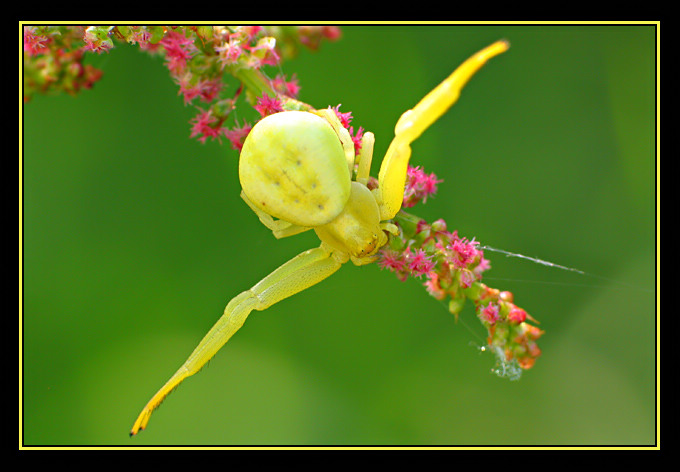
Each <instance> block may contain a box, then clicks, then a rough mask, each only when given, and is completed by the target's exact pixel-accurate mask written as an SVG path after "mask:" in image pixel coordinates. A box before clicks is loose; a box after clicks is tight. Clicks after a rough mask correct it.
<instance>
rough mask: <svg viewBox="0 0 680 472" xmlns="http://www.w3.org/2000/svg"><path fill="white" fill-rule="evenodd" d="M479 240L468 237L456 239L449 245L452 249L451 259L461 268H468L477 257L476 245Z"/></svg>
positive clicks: (451, 261)
mask: <svg viewBox="0 0 680 472" xmlns="http://www.w3.org/2000/svg"><path fill="white" fill-rule="evenodd" d="M476 245H477V242H475V241H468V240H467V239H465V238H463V239H456V240H455V241H454V242H453V243H452V244H450V245H449V246H448V249H449V250H450V251H451V255H452V257H451V260H450V261H449V262H450V263H452V264H453V265H454V266H456V267H458V268H459V269H462V268H466V267H467V266H468V265H470V264H471V263H472V262H473V261H474V260H475V257H477V249H476V248H475V246H476Z"/></svg>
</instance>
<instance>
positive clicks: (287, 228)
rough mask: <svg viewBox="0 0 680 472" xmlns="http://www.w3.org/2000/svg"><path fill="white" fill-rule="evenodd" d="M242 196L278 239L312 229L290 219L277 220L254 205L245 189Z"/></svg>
mask: <svg viewBox="0 0 680 472" xmlns="http://www.w3.org/2000/svg"><path fill="white" fill-rule="evenodd" d="M241 198H242V199H243V201H244V202H246V203H247V204H248V206H249V207H250V209H251V210H253V212H255V214H256V215H257V217H258V218H259V219H260V222H261V223H262V224H263V225H265V226H266V227H267V228H269V229H270V230H271V231H272V233H274V237H276V239H281V238H286V237H288V236H293V235H296V234H299V233H304V232H305V231H307V230H310V229H312V228H306V227H304V226H298V225H294V224H293V223H289V222H288V221H283V220H275V219H274V217H272V215H270V214H269V213H265V212H264V211H262V210H260V209H259V208H257V207H256V206H255V205H253V203H252V202H251V201H250V200H249V199H248V197H246V194H245V193H244V192H243V191H241Z"/></svg>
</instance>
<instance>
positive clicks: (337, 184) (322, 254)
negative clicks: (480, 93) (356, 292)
mask: <svg viewBox="0 0 680 472" xmlns="http://www.w3.org/2000/svg"><path fill="white" fill-rule="evenodd" d="M508 47H509V45H508V43H507V42H506V41H497V42H495V43H493V44H491V45H490V46H488V47H486V48H484V49H482V50H481V51H479V52H477V53H476V54H474V55H473V56H472V57H470V58H469V59H467V60H466V61H465V62H463V64H461V65H460V66H459V67H458V68H457V69H456V70H455V71H454V72H453V73H452V74H451V75H450V76H449V77H448V78H446V79H445V80H444V81H443V82H442V83H441V84H439V85H438V86H437V87H436V88H435V89H434V90H432V91H431V92H430V93H428V94H427V95H426V96H425V97H424V98H423V99H422V100H421V101H420V102H418V104H417V105H416V106H415V107H414V108H413V109H411V110H408V111H406V112H405V113H404V114H403V115H402V116H401V117H400V118H399V120H398V121H397V124H396V127H395V136H394V139H393V140H392V142H391V144H390V146H389V148H388V149H387V152H386V154H385V157H384V159H383V161H382V163H381V166H380V172H379V174H378V187H377V188H375V189H373V190H369V189H368V187H367V185H366V184H367V182H368V177H369V171H370V167H371V159H372V153H373V143H374V136H373V134H372V133H368V132H367V133H365V134H364V136H363V139H362V141H361V150H360V153H359V155H358V162H357V161H356V159H355V150H354V145H353V143H352V140H351V138H350V135H349V133H348V131H347V130H346V129H345V128H344V127H343V126H342V125H341V124H340V121H339V120H338V118H337V116H336V114H335V112H334V111H333V110H331V109H326V110H315V111H283V112H279V113H275V114H273V115H269V116H267V117H265V118H263V119H262V120H260V121H259V122H258V123H257V124H256V125H255V126H254V127H253V129H252V130H251V131H250V133H249V134H248V136H247V138H246V140H245V142H244V144H243V148H242V150H241V156H240V159H239V179H240V182H241V187H242V193H241V197H242V198H243V200H245V202H246V203H247V204H248V205H249V206H250V208H251V209H252V210H253V211H254V212H255V213H256V214H257V216H258V217H259V219H260V221H261V222H262V223H263V224H264V225H265V226H266V227H267V228H269V229H270V230H271V231H272V232H273V234H274V236H275V237H277V238H283V237H287V236H292V235H294V234H298V233H300V232H302V231H307V230H310V229H313V230H314V231H315V232H316V234H317V236H318V237H319V239H320V240H321V245H320V246H319V247H317V248H314V249H309V250H307V251H305V252H303V253H301V254H299V255H297V256H295V257H294V258H293V259H291V260H290V261H288V262H286V263H285V264H283V265H282V266H281V267H279V268H278V269H276V270H275V271H274V272H272V273H271V274H269V275H268V276H266V277H265V278H263V279H262V280H260V281H259V282H258V283H257V284H255V285H254V286H253V287H252V288H251V289H249V290H246V291H245V292H242V293H241V294H239V295H237V296H236V297H234V298H233V299H232V300H231V301H230V302H229V304H228V305H227V307H226V308H225V310H224V314H223V315H222V317H221V318H220V319H219V320H218V321H217V323H215V325H214V326H213V327H212V328H211V329H210V331H208V333H207V334H206V335H205V337H204V338H203V340H202V341H201V342H200V343H199V344H198V346H197V347H196V348H195V350H194V351H193V352H192V353H191V355H190V356H189V358H188V359H187V360H186V361H185V362H184V364H183V365H182V366H181V367H180V368H179V370H177V372H176V373H175V374H174V375H173V376H172V377H171V378H170V380H168V382H167V383H166V384H165V385H163V387H161V389H160V390H159V391H158V392H157V393H156V394H155V395H154V396H153V397H152V398H151V400H149V402H148V403H147V404H146V406H145V407H144V409H143V410H142V412H141V413H140V414H139V417H138V418H137V420H136V421H135V423H134V425H133V427H132V430H131V431H130V435H134V434H137V432H138V431H139V430H140V429H144V428H146V425H147V423H148V422H149V418H150V416H151V413H152V412H153V411H154V410H155V409H156V408H157V407H158V405H159V404H160V403H161V402H162V401H163V399H164V398H165V397H166V396H167V395H168V394H169V393H170V392H171V391H172V390H173V389H174V388H175V387H177V386H178V385H179V384H180V383H181V382H182V381H183V380H184V379H186V378H187V377H189V376H190V375H193V374H195V373H196V372H198V371H199V370H200V369H201V368H202V367H203V366H204V365H205V364H206V362H208V361H209V360H210V359H211V358H212V357H213V356H214V355H215V354H216V353H217V351H218V350H219V349H220V348H221V347H222V346H223V345H224V344H225V343H226V342H227V341H228V340H229V338H231V336H232V335H233V334H234V333H235V332H236V331H238V329H239V328H240V327H241V326H242V325H243V323H244V322H245V320H246V317H247V316H248V314H249V313H250V312H251V311H252V310H264V309H266V308H269V307H270V306H272V305H273V304H275V303H277V302H279V301H281V300H283V299H284V298H287V297H290V296H291V295H294V294H296V293H298V292H300V291H301V290H304V289H306V288H308V287H310V286H312V285H314V284H317V283H319V282H321V281H322V280H323V279H325V278H326V277H328V276H330V275H331V274H333V273H334V272H335V271H337V270H338V269H339V268H340V266H342V264H344V263H345V262H347V261H348V260H351V261H352V262H353V263H354V264H356V265H363V264H368V263H370V262H373V261H375V260H376V258H377V257H378V256H377V252H378V250H379V249H380V248H381V247H382V246H384V245H385V244H386V243H387V240H388V236H387V232H391V233H397V232H398V229H397V227H396V226H395V225H394V224H393V223H391V222H390V220H392V219H393V218H394V217H395V215H396V214H397V212H398V211H399V210H400V209H401V204H402V201H403V195H404V187H405V182H406V170H407V165H408V162H409V158H410V156H411V147H410V144H411V143H412V142H413V141H414V140H415V139H416V138H418V136H420V134H421V133H422V132H423V131H425V129H427V128H428V127H429V126H430V125H431V124H432V123H434V121H435V120H437V119H438V118H439V117H440V116H442V115H443V114H444V113H445V112H446V111H447V110H448V109H449V107H451V105H453V104H454V103H455V102H456V100H457V99H458V96H459V93H460V90H461V89H462V88H463V86H464V85H465V84H466V83H467V82H468V80H469V79H470V78H471V77H472V76H473V75H474V74H475V73H476V72H477V71H478V70H479V69H480V68H481V67H482V66H483V65H484V64H485V63H486V61H487V60H489V59H490V58H492V57H494V56H496V55H498V54H501V53H502V52H504V51H506V50H507V49H508ZM355 167H356V177H355V180H352V174H353V173H354V170H355Z"/></svg>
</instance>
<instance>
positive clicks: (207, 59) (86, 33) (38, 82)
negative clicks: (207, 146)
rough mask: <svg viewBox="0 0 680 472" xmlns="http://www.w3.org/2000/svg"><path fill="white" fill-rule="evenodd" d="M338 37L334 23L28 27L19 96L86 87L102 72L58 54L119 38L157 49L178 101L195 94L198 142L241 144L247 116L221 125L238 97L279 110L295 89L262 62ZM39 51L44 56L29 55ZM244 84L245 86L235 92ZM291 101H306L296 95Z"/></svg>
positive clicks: (263, 109) (103, 46)
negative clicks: (231, 83)
mask: <svg viewBox="0 0 680 472" xmlns="http://www.w3.org/2000/svg"><path fill="white" fill-rule="evenodd" d="M339 36H340V32H339V30H338V29H337V28H336V27H316V26H314V27H303V26H286V27H278V26H257V25H246V26H155V25H147V26H142V25H139V26H137V25H120V26H88V27H85V26H58V27H57V26H38V27H29V26H27V27H24V53H25V54H24V59H25V60H24V65H25V68H24V69H25V70H27V71H28V72H29V75H30V77H28V79H27V80H25V83H28V85H29V86H28V87H26V89H25V93H26V97H25V100H28V99H29V98H30V96H31V95H32V94H33V93H35V92H45V91H48V90H50V89H56V90H59V89H62V90H66V91H69V92H72V91H73V90H77V89H78V88H82V87H88V86H91V84H92V83H93V82H94V80H96V79H98V78H99V76H101V73H99V74H98V75H97V74H94V73H93V71H92V69H91V68H90V66H82V65H81V64H80V62H78V63H77V64H76V65H74V66H73V67H72V69H73V70H69V71H65V70H64V69H65V68H66V66H63V65H62V64H63V63H64V62H66V60H65V59H62V60H57V56H61V57H62V58H66V59H71V58H76V59H77V60H78V61H79V59H80V57H82V55H83V53H85V52H95V53H102V52H108V51H109V50H110V49H111V48H112V47H113V46H114V42H113V41H114V40H121V41H125V42H127V43H130V44H138V45H139V47H140V49H142V50H144V51H147V52H150V53H154V54H159V55H161V56H163V58H164V59H165V65H166V67H167V68H168V71H169V72H170V75H171V77H172V79H173V80H174V81H175V82H176V83H177V84H178V86H179V90H178V94H179V95H180V96H182V98H183V100H184V104H185V105H189V104H192V105H194V106H196V102H197V101H200V103H201V104H204V105H202V106H200V107H198V111H197V115H196V116H195V117H194V118H192V119H191V120H190V124H191V133H190V136H191V137H193V138H196V139H198V140H199V141H201V142H205V141H206V140H208V139H211V140H218V141H221V139H222V138H226V139H228V140H229V141H230V142H231V145H232V147H234V148H235V149H240V147H241V146H242V143H243V139H244V136H245V135H246V134H247V131H248V130H249V129H250V128H251V126H250V125H249V124H248V123H247V122H243V124H241V125H239V124H238V123H236V122H232V124H231V125H228V124H227V123H228V121H227V119H228V118H229V116H230V115H231V114H232V112H233V111H234V110H235V109H236V102H237V100H238V99H239V98H241V97H246V98H247V99H248V100H250V99H251V97H253V96H255V97H261V98H260V103H257V104H253V106H255V107H256V109H257V111H258V112H260V114H270V113H273V112H276V111H280V110H281V109H282V108H281V107H282V106H283V103H286V102H288V101H290V100H293V101H295V99H296V98H297V95H298V92H299V90H300V86H299V84H298V81H297V78H295V77H294V76H293V78H291V79H290V80H289V79H286V78H285V77H284V76H283V75H280V74H279V75H276V74H273V75H275V77H274V78H273V79H270V78H269V77H267V75H265V74H264V72H263V71H262V70H261V69H263V68H264V67H265V66H277V67H278V66H279V65H280V63H281V61H282V59H283V58H284V57H291V55H292V54H293V53H294V52H296V48H297V45H303V46H306V47H308V48H316V47H318V45H319V42H320V41H321V40H322V39H327V40H335V39H337V38H338V37H339ZM282 46H283V47H282ZM42 55H45V56H48V57H47V59H44V60H42V61H39V60H35V59H33V58H35V57H40V56H42ZM72 62H74V61H72ZM67 66H68V65H67ZM48 68H49V69H48ZM52 69H53V70H54V72H52ZM79 70H80V71H82V73H81V74H80V77H81V78H82V80H81V79H78V80H75V79H73V78H72V77H71V76H73V75H74V74H77V73H78V72H79ZM225 75H233V76H234V77H236V78H237V79H238V80H239V81H240V82H241V86H240V87H239V88H238V89H236V90H235V91H233V92H231V93H230V92H229V91H228V90H226V88H227V87H226V83H227V82H226V81H225V80H224V76H225ZM62 79H63V81H64V83H63V84H62ZM244 89H248V91H249V93H248V94H245V93H242V92H243V91H244ZM265 96H268V97H269V98H264V97H265ZM298 105H299V106H306V105H305V104H300V103H299V102H298ZM310 108H311V107H310Z"/></svg>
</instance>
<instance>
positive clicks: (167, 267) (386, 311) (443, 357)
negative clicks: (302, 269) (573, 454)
mask: <svg viewBox="0 0 680 472" xmlns="http://www.w3.org/2000/svg"><path fill="white" fill-rule="evenodd" d="M342 31H343V37H342V39H341V40H340V41H338V42H335V43H323V45H322V47H321V49H320V50H319V51H317V52H311V51H308V50H304V51H302V52H301V54H300V55H299V56H298V57H297V58H295V59H293V60H289V61H287V62H284V64H283V65H282V71H283V72H285V73H286V74H289V75H290V74H292V73H295V74H297V77H298V78H299V82H300V85H301V86H302V89H301V94H300V99H301V100H303V101H305V102H308V103H310V104H313V105H315V106H317V107H325V106H328V105H337V104H339V103H341V104H342V108H341V109H342V110H344V111H352V112H353V116H354V122H353V124H354V125H355V126H363V127H364V128H365V129H368V130H372V131H373V132H374V133H375V135H376V138H377V142H376V151H375V156H376V157H375V159H374V161H373V164H374V165H373V169H374V172H377V168H378V165H379V163H380V160H381V156H382V155H383V154H384V152H385V150H386V148H387V145H388V143H389V141H390V139H391V138H392V136H393V127H394V124H395V123H396V120H397V118H398V117H399V116H400V114H401V113H402V112H403V111H405V110H406V109H408V108H410V107H412V106H413V105H414V104H415V103H416V102H417V100H418V99H420V98H421V97H422V96H423V95H424V94H425V93H426V92H428V91H429V90H430V89H431V88H432V87H434V86H435V85H436V84H438V83H439V82H440V81H441V80H442V79H443V78H444V77H446V76H447V75H448V74H449V73H450V72H451V71H452V70H453V69H454V68H455V67H456V66H457V65H458V64H459V63H460V62H462V61H463V60H464V59H465V58H467V57H468V56H469V55H471V54H472V53H474V52H475V51H477V50H479V49H481V48H482V47H484V46H486V45H487V44H490V43H491V42H493V41H495V40H497V39H500V38H507V39H508V40H509V41H510V42H511V44H512V47H511V49H510V51H508V52H507V53H506V54H503V55H502V56H500V57H497V58H494V59H493V60H492V61H491V62H490V63H489V64H488V65H487V66H486V67H485V68H484V69H482V70H481V71H480V72H479V74H478V75H477V76H475V77H474V78H473V80H472V81H471V82H470V83H469V85H468V86H467V87H466V89H465V90H464V92H463V94H462V96H461V99H460V101H459V102H458V103H457V104H456V105H455V107H454V108H452V109H451V110H450V111H449V113H448V114H447V115H445V116H444V117H443V118H442V119H440V120H439V121H438V122H437V123H436V124H435V125H434V126H433V127H432V128H431V129H429V130H428V131H427V132H426V133H425V134H424V135H423V136H422V137H421V138H420V139H419V140H418V141H417V142H416V143H415V144H414V146H413V147H414V153H413V154H414V155H413V159H412V163H413V164H414V165H422V166H424V168H425V170H426V171H428V172H435V173H436V174H437V175H438V176H439V177H440V178H441V179H443V180H444V183H443V184H441V185H440V190H439V192H438V194H437V195H436V197H435V198H433V199H431V200H429V201H428V203H427V204H426V205H420V206H418V207H416V208H414V213H417V214H419V215H420V216H422V217H424V218H427V219H430V220H434V219H436V218H440V217H442V218H445V219H446V220H447V222H448V224H449V227H450V229H457V230H458V231H459V234H460V235H462V236H466V237H468V238H470V239H471V238H473V237H474V238H476V239H477V240H478V241H480V242H481V243H482V244H486V245H489V246H493V247H496V248H502V249H504V250H507V251H512V252H517V253H521V254H524V255H528V256H533V257H538V258H541V259H546V260H549V261H551V262H554V263H557V264H562V265H566V266H569V267H573V268H576V269H579V270H582V271H585V272H587V273H588V274H590V275H579V274H576V273H574V272H566V271H561V270H559V269H556V268H549V267H545V266H542V265H538V264H535V263H531V262H527V261H524V260H521V259H517V258H508V257H505V256H503V255H501V254H493V253H487V256H488V257H489V258H490V259H491V262H492V269H491V270H490V271H488V272H486V276H485V281H486V282H487V283H488V284H489V285H491V286H493V287H496V288H499V289H505V290H510V291H512V292H513V293H514V295H515V301H516V303H517V304H518V305H519V306H521V307H523V308H525V309H526V310H527V311H528V312H529V313H530V314H531V315H532V316H533V317H535V318H537V319H538V320H539V321H540V323H541V324H540V327H541V328H542V329H544V330H545V331H546V334H545V335H544V336H543V338H542V339H541V340H540V343H539V345H540V347H541V348H542V350H543V354H542V356H541V357H540V358H539V360H538V362H537V363H536V365H535V367H534V368H533V369H531V370H529V371H526V372H524V375H523V377H522V378H521V380H519V381H516V382H512V381H508V380H505V379H501V378H499V377H496V376H495V375H493V374H492V373H491V372H490V371H491V368H492V367H493V365H494V358H493V356H492V355H491V354H490V353H488V352H487V353H481V352H480V350H479V346H481V345H482V344H483V343H484V336H485V332H484V330H483V328H482V326H481V325H480V324H479V322H478V321H477V320H476V318H475V315H474V312H473V310H472V307H471V306H468V307H467V308H466V310H465V311H464V312H463V314H462V316H461V319H460V321H459V322H458V323H456V322H455V320H454V317H453V316H452V315H450V314H449V313H448V311H447V310H446V307H445V306H443V305H442V304H440V303H439V302H437V301H436V300H435V299H434V298H432V297H430V296H428V295H427V293H426V291H425V290H424V288H423V287H422V286H421V284H420V283H418V282H417V281H414V280H410V281H408V282H406V283H402V282H399V281H398V280H397V279H396V277H394V276H393V275H392V274H390V273H387V272H383V271H381V270H379V268H378V267H377V266H375V265H371V266H366V267H361V268H359V267H354V266H352V265H351V264H347V265H346V266H345V267H343V268H342V269H341V270H340V271H339V272H338V273H336V274H335V275H334V276H333V277H331V278H329V279H328V280H326V281H324V282H323V283H321V284H319V285H317V286H314V287H312V288H311V289H309V290H307V291H306V292H303V293H301V294H298V295H296V296H295V297H292V298H290V299H287V300H284V301H283V302H281V303H280V304H278V305H276V306H274V307H272V308H270V309H268V310H266V311H264V312H254V313H252V314H251V316H250V318H249V319H248V321H247V322H246V324H245V326H244V327H243V328H242V329H241V331H239V333H238V334H237V335H236V336H234V338H233V339H232V340H231V341H230V342H229V343H228V344H227V345H226V346H225V347H224V348H223V349H222V350H221V351H220V353H219V354H218V355H217V356H216V357H215V358H214V359H213V360H212V361H211V362H210V364H209V366H208V367H207V368H205V369H204V370H203V371H202V372H201V373H200V374H198V375H196V376H194V377H192V378H190V379H189V380H188V381H186V382H185V383H184V384H182V386H181V387H180V388H178V389H177V390H176V391H175V392H174V393H173V394H172V395H171V396H170V397H168V399H167V400H166V401H165V402H164V404H163V405H162V407H161V408H160V409H159V410H157V411H156V413H155V414H154V415H153V417H152V419H151V422H150V423H149V428H148V429H147V430H146V431H144V432H143V433H141V434H139V435H138V436H136V437H134V438H129V437H128V432H129V430H130V427H131V426H132V423H133V422H134V420H135V418H136V416H137V414H138V413H139V411H140V410H141V408H142V407H143V406H144V404H145V403H146V402H147V400H148V399H149V398H150V397H151V395H152V394H153V393H155V392H156V390H157V389H158V388H159V387H160V386H161V385H162V384H163V383H164V382H165V381H166V380H167V379H168V378H169V376H170V375H171V374H172V373H173V372H174V371H175V370H176V369H177V367H179V365H180V364H181V363H182V362H183V361H184V360H185V358H186V356H187V355H188V354H189V353H190V352H191V350H192V349H193V348H194V347H195V345H196V343H197V342H198V341H199V340H200V339H201V337H202V336H203V335H204V334H205V333H206V332H207V330H208V329H209V328H210V327H211V326H212V324H213V323H214V322H215V321H216V320H217V318H218V317H219V316H220V315H221V313H222V310H223V308H224V305H225V304H226V303H227V302H228V301H229V299H230V298H231V297H233V296H235V295H236V294H238V293H239V292H241V291H243V290H245V289H247V288H249V287H250V286H252V285H253V284H254V283H255V282H257V281H258V280H259V279H260V278H261V277H263V276H264V275H266V274H267V273H269V272H270V271H272V270H273V269H274V268H276V267H278V265H280V264H281V263H283V262H284V261H286V260H288V259H289V258H291V257H293V256H294V255H296V254H298V253H299V252H301V251H303V250H305V249H308V248H311V247H314V246H315V245H317V244H318V240H316V239H315V237H314V235H313V234H311V233H305V234H302V235H299V236H297V237H293V238H288V239H284V240H280V241H277V240H275V239H274V238H273V237H272V235H271V233H270V232H269V231H268V230H267V229H266V228H264V227H263V226H262V225H261V224H260V223H259V222H258V220H257V218H256V217H255V216H254V215H253V214H252V213H251V212H250V210H249V209H248V208H247V207H246V205H245V204H244V203H243V202H242V201H241V200H240V198H239V191H240V188H239V184H238V178H237V163H238V155H237V153H236V152H235V151H233V150H231V149H230V147H229V145H228V143H226V142H225V143H224V144H222V145H220V144H218V143H217V142H207V143H206V144H204V145H202V144H200V143H199V142H197V141H196V140H195V139H189V132H190V125H189V124H188V120H189V119H190V118H192V117H193V116H194V115H195V110H194V109H193V107H191V106H188V107H185V106H184V105H183V101H182V98H181V97H180V96H178V95H177V86H176V85H175V84H174V83H173V82H172V80H171V79H170V77H169V75H168V73H167V70H166V69H165V67H164V65H163V62H162V59H161V58H160V57H152V56H150V55H148V54H146V53H143V52H140V51H139V50H138V49H137V47H136V46H126V45H121V44H118V45H117V47H116V48H115V49H114V50H112V51H111V52H110V53H109V54H105V55H102V56H96V57H93V58H92V60H91V63H92V64H94V65H96V66H97V67H100V68H102V69H103V71H104V77H103V79H102V80H101V81H100V82H99V83H97V84H96V85H95V87H94V89H93V90H90V91H85V92H83V93H82V94H80V95H79V96H77V97H71V96H66V95H64V96H50V97H36V98H35V99H34V100H33V101H31V102H30V103H28V104H27V105H26V106H25V107H24V115H23V119H24V121H23V131H24V141H23V144H24V155H23V238H24V239H23V243H24V246H23V249H24V251H23V294H24V300H23V331H22V340H23V371H22V372H23V422H22V428H23V444H24V445H25V446H46V445H57V446H58V445H63V446H74V445H82V446H88V445H93V446H106V445H118V446H138V445H175V446H182V445H198V446H200V445H243V446H248V445H264V446H267V445H279V446H286V445H293V446H295V445H321V446H334V445H340V446H342V445H349V446H353V445H354V446H362V445H368V446H381V445H384V446H392V445H394V446H430V445H435V446H439V445H441V446H447V445H448V446H484V445H489V446H493V445H529V446H531V445H538V446H540V445H557V446H560V445H566V446H589V445H593V446H607V445H614V446H616V445H622V446H628V445H640V446H646V445H647V446H648V445H654V444H655V433H656V401H657V395H656V375H655V374H656V363H655V362H656V357H655V356H656V337H655V336H656V306H655V234H656V233H655V216H656V207H655V194H656V190H655V168H656V157H655V137H656V136H655V132H656V131H655V130H656V128H655V118H656V117H655V100H656V96H655V85H656V76H655V67H656V62H655V60H656V29H655V26H654V25H605V26H591V25H549V26H548V25H493V26H474V25H468V26H429V25H428V26H414V25H401V26H394V25H389V26H388V25H381V26H363V25H351V26H344V27H343V28H342Z"/></svg>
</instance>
